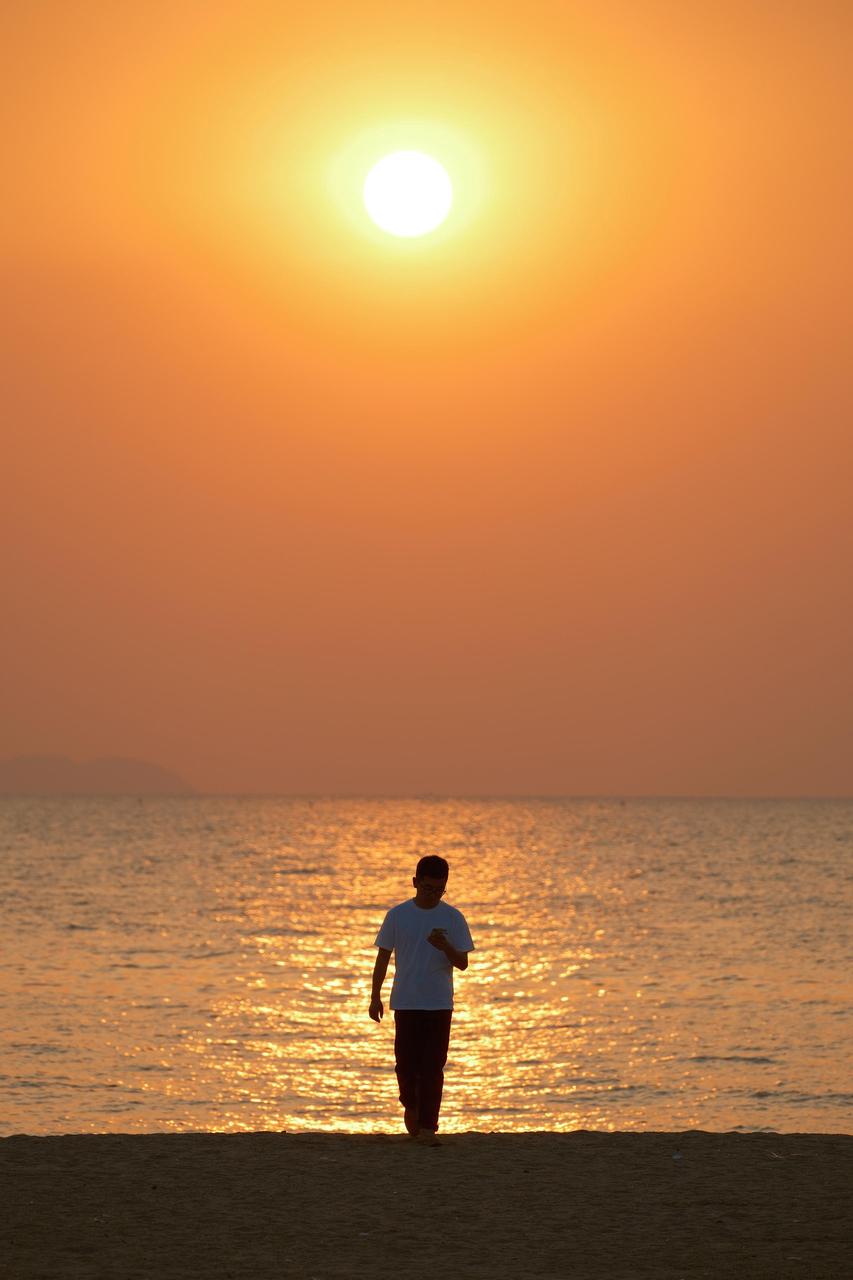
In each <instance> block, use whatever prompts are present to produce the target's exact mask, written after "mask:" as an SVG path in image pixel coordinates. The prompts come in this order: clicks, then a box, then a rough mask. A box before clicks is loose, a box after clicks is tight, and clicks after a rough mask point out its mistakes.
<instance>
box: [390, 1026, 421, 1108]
mask: <svg viewBox="0 0 853 1280" xmlns="http://www.w3.org/2000/svg"><path fill="white" fill-rule="evenodd" d="M419 1012H420V1011H419V1010H418V1009H396V1010H395V1011H394V1058H395V1059H396V1072H397V1083H398V1085H399V1086H400V1101H401V1102H402V1104H403V1107H404V1108H405V1113H406V1128H407V1129H408V1131H409V1133H417V1130H418V1097H419V1088H418V1076H419V1067H420V1063H419V1054H418V1021H417V1019H418V1013H419Z"/></svg>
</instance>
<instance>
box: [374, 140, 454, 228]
mask: <svg viewBox="0 0 853 1280" xmlns="http://www.w3.org/2000/svg"><path fill="white" fill-rule="evenodd" d="M363 195H364V203H365V206H366V208H367V212H368V213H369V214H370V216H371V218H372V219H373V221H374V222H375V223H376V225H377V227H381V228H382V230H383V231H388V232H389V233H390V234H391V235H392V236H406V237H412V236H423V235H426V234H427V232H428V231H434V230H435V228H436V227H438V226H440V225H441V223H442V222H444V219H445V218H446V217H447V215H448V213H449V212H450V206H451V204H452V203H453V187H452V185H451V182H450V178H449V177H448V176H447V171H446V170H445V169H444V167H443V166H442V165H440V164H439V162H438V161H437V160H434V159H433V157H432V156H428V155H425V154H424V152H422V151H394V152H392V153H391V154H390V155H387V156H383V158H382V159H381V160H378V161H377V162H376V164H375V165H374V166H373V168H372V169H371V170H370V172H369V173H368V175H367V177H366V178H365V180H364V191H363Z"/></svg>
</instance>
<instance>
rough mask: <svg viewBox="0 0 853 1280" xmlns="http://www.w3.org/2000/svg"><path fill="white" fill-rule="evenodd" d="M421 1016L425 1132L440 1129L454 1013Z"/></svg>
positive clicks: (420, 1108) (420, 1109)
mask: <svg viewBox="0 0 853 1280" xmlns="http://www.w3.org/2000/svg"><path fill="white" fill-rule="evenodd" d="M419 1012H420V1017H421V1021H420V1026H419V1028H418V1030H419V1032H420V1034H419V1037H418V1040H419V1043H418V1058H419V1066H420V1093H419V1098H418V1118H419V1121H420V1127H421V1128H422V1129H429V1130H431V1131H432V1132H433V1133H434V1132H435V1131H436V1129H437V1128H438V1113H439V1110H440V1108H441V1095H442V1092H443V1089H444V1067H445V1063H446V1062H447V1050H448V1047H449V1045H450V1020H451V1018H452V1017H453V1010H452V1009H425V1010H423V1011H419Z"/></svg>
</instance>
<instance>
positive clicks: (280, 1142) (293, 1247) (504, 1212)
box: [0, 1131, 853, 1280]
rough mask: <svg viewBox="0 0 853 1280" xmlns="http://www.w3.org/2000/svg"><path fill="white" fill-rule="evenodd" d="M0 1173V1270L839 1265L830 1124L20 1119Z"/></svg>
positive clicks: (15, 1276) (615, 1277)
mask: <svg viewBox="0 0 853 1280" xmlns="http://www.w3.org/2000/svg"><path fill="white" fill-rule="evenodd" d="M0 1179H2V1182H0V1204H2V1206H3V1214H2V1216H3V1219H4V1222H3V1231H2V1254H3V1257H4V1264H3V1269H2V1270H3V1275H4V1276H8V1277H9V1278H10V1280H35V1278H36V1277H39V1278H40V1280H48V1278H49V1280H56V1278H59V1277H62V1278H63V1280H64V1278H65V1277H81V1280H88V1278H89V1277H99V1278H103V1280H107V1278H109V1280H142V1278H143V1277H144V1278H145V1280H149V1278H151V1280H153V1278H154V1277H158V1278H162V1280H170V1278H172V1277H175V1278H177V1277H181V1278H183V1277H202V1276H204V1277H208V1278H209V1277H217V1278H220V1280H243V1278H246V1280H249V1278H252V1280H262V1278H265V1277H277V1278H280V1277H285V1276H288V1277H299V1278H300V1280H312V1278H316V1280H327V1278H329V1280H330V1278H331V1277H361V1276H375V1275H377V1274H380V1275H388V1276H393V1277H396V1278H399V1280H426V1278H427V1277H429V1278H430V1280H433V1278H434V1277H436V1276H440V1277H447V1278H448V1280H449V1278H450V1277H453V1278H454V1280H456V1278H459V1280H463V1278H464V1280H481V1278H482V1280H486V1278H487V1277H502V1276H511V1277H513V1278H514V1280H526V1278H527V1277H531V1278H532V1277H536V1278H537V1280H544V1278H546V1277H547V1278H548V1280H568V1278H569V1277H571V1278H572V1280H587V1278H590V1277H596V1278H598V1277H601V1278H604V1277H607V1278H608V1280H623V1278H624V1280H629V1278H630V1280H640V1278H642V1277H655V1278H656V1280H657V1278H660V1280H664V1278H666V1280H678V1278H679V1277H699V1276H702V1277H740V1276H743V1277H749V1278H750V1280H757V1278H759V1277H767V1278H768V1280H770V1278H771V1277H772V1278H773V1280H785V1278H787V1277H805V1276H808V1277H810V1280H835V1278H836V1277H842V1276H843V1275H845V1274H849V1271H848V1267H849V1263H850V1241H849V1224H850V1208H851V1205H850V1189H851V1187H853V1137H846V1136H843V1135H832V1134H828V1135H827V1134H781V1135H780V1134H744V1135H741V1134H734V1133H727V1134H716V1133H703V1132H696V1131H693V1132H689V1133H685V1134H670V1133H614V1134H608V1133H592V1132H578V1133H571V1134H555V1133H529V1134H497V1133H496V1134H487V1133H460V1134H448V1135H446V1136H445V1137H444V1138H443V1140H442V1143H441V1145H440V1146H435V1147H433V1146H428V1145H420V1144H417V1143H414V1142H412V1140H411V1139H409V1138H407V1137H406V1136H405V1135H402V1136H400V1137H399V1138H397V1137H390V1136H386V1135H383V1136H375V1137H371V1136H356V1135H353V1136H348V1135H326V1134H276V1133H251V1134H202V1133H200V1134H151V1135H133V1136H126V1135H121V1134H114V1135H68V1136H57V1137H41V1138H36V1137H28V1136H24V1135H21V1136H13V1137H9V1138H4V1139H0Z"/></svg>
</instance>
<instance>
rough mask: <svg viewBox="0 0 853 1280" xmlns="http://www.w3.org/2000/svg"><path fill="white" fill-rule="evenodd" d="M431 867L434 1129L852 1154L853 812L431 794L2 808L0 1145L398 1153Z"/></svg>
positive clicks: (756, 804) (762, 803) (848, 808)
mask: <svg viewBox="0 0 853 1280" xmlns="http://www.w3.org/2000/svg"><path fill="white" fill-rule="evenodd" d="M427 853H438V854H441V855H442V856H443V857H445V858H446V859H447V860H448V862H449V863H450V877H449V881H448V892H447V899H446V900H447V901H448V902H450V903H451V904H452V905H454V906H456V907H458V908H459V909H460V910H461V911H462V912H463V913H464V915H465V917H466V918H467V920H468V923H469V926H470V929H471V933H472V935H473V938H474V943H475V947H476V950H475V952H474V953H473V955H472V957H471V963H470V965H469V967H468V969H467V971H465V972H464V973H456V974H455V999H456V1003H455V1010H454V1015H453V1026H452V1036H451V1045H450V1054H449V1058H448V1063H447V1068H446V1072H445V1086H444V1102H443V1106H442V1112H441V1128H442V1131H443V1132H454V1131H455V1132H461V1131H480V1132H489V1131H504V1132H522V1131H532V1130H556V1131H571V1130H577V1129H591V1130H658V1131H660V1130H666V1131H684V1130H689V1129H704V1130H712V1131H728V1130H738V1131H753V1130H767V1131H772V1132H807V1131H808V1132H822V1133H849V1132H851V1118H853V1106H851V1104H853V1092H851V1089H853V1080H851V1072H850V1065H851V1047H853V1042H852V1041H851V1032H853V1012H852V1011H851V995H852V994H853V990H852V989H851V975H853V965H851V954H850V952H851V916H853V910H851V904H852V903H853V888H852V886H853V875H851V861H852V859H851V855H853V801H851V800H735V799H732V800H716V799H714V800H706V799H697V800H691V799H635V798H624V799H619V798H614V799H571V798H566V799H554V798H543V799H531V798H522V799H483V800H478V799H446V798H442V797H432V796H430V797H424V798H418V799H357V798H343V799H341V798H328V799H326V798H292V797H287V798H246V797H241V798H228V797H214V798H212V797H193V798H162V799H161V798H146V797H142V798H140V797H118V798H109V799H102V798H91V799H89V798H41V797H37V798H27V797H7V798H3V799H2V800H0V915H1V916H2V920H0V927H2V953H1V954H0V1004H2V1020H0V1133H2V1134H3V1135H4V1136H6V1135H9V1134H14V1133H28V1134H58V1133H111V1132H121V1133H152V1132H186V1131H201V1130H208V1131H211V1130H212V1131H219V1132H231V1131H241V1132H245V1131H257V1130H267V1131H276V1132H279V1131H282V1130H287V1131H289V1132H317V1131H322V1132H342V1133H343V1132H348V1133H399V1132H402V1113H401V1108H400V1104H399V1101H398V1097H397V1089H396V1080H395V1076H394V1053H393V1047H394V1024H393V1013H392V1012H390V1011H389V1009H388V994H389V991H390V985H391V971H389V975H388V979H387V980H386V985H385V991H384V997H385V1017H384V1019H383V1021H382V1022H381V1023H379V1024H377V1023H375V1022H372V1021H371V1020H370V1019H369V1017H368V1004H369V997H370V981H371V974H372V970H373V963H374V958H375V954H376V952H375V946H374V940H375V937H376V933H377V931H378V929H379V926H380V925H381V923H382V919H383V917H384V914H385V912H386V911H387V910H388V908H389V907H391V906H393V905H395V904H396V903H398V902H402V901H404V900H406V899H407V898H410V897H412V896H413V893H414V890H413V888H412V876H413V874H414V870H415V864H416V863H417V860H418V858H420V857H421V856H423V855H424V854H427Z"/></svg>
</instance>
